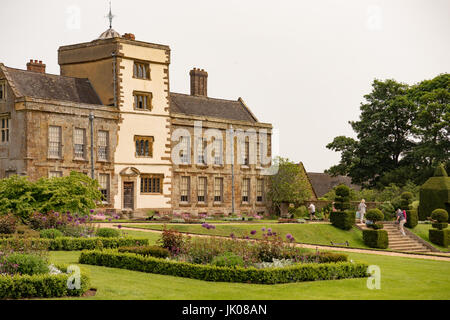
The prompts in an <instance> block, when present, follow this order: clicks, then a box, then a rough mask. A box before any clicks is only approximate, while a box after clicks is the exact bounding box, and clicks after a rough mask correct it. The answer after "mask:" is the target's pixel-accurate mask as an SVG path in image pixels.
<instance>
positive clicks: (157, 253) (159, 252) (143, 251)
mask: <svg viewBox="0 0 450 320" xmlns="http://www.w3.org/2000/svg"><path fill="white" fill-rule="evenodd" d="M118 251H119V252H131V253H136V254H140V255H143V256H152V257H156V258H167V257H168V256H169V250H168V249H166V248H163V247H159V246H140V247H119V249H118Z"/></svg>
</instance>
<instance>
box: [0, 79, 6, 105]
mask: <svg viewBox="0 0 450 320" xmlns="http://www.w3.org/2000/svg"><path fill="white" fill-rule="evenodd" d="M0 92H1V96H0V101H6V98H7V92H6V80H4V79H0Z"/></svg>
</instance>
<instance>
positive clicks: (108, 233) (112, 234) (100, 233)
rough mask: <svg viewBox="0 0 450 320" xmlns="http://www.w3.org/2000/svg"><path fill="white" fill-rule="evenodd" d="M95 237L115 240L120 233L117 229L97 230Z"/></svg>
mask: <svg viewBox="0 0 450 320" xmlns="http://www.w3.org/2000/svg"><path fill="white" fill-rule="evenodd" d="M96 234H97V237H103V238H117V237H119V236H120V232H119V230H117V229H111V228H99V229H98V230H97V232H96Z"/></svg>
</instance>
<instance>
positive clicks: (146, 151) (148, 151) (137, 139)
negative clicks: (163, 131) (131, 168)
mask: <svg viewBox="0 0 450 320" xmlns="http://www.w3.org/2000/svg"><path fill="white" fill-rule="evenodd" d="M154 142H155V138H154V137H153V136H137V135H136V136H134V147H135V150H134V155H135V157H136V158H153V143H154ZM138 144H139V145H138ZM142 151H143V152H142ZM141 153H143V154H141Z"/></svg>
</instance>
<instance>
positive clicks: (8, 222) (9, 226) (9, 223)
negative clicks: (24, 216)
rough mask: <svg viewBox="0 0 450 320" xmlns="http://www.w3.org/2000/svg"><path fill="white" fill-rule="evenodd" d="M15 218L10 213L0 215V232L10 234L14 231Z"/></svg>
mask: <svg viewBox="0 0 450 320" xmlns="http://www.w3.org/2000/svg"><path fill="white" fill-rule="evenodd" d="M16 225H17V219H16V218H15V217H14V216H13V215H12V214H6V215H3V216H0V233H2V234H11V233H14V232H16Z"/></svg>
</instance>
